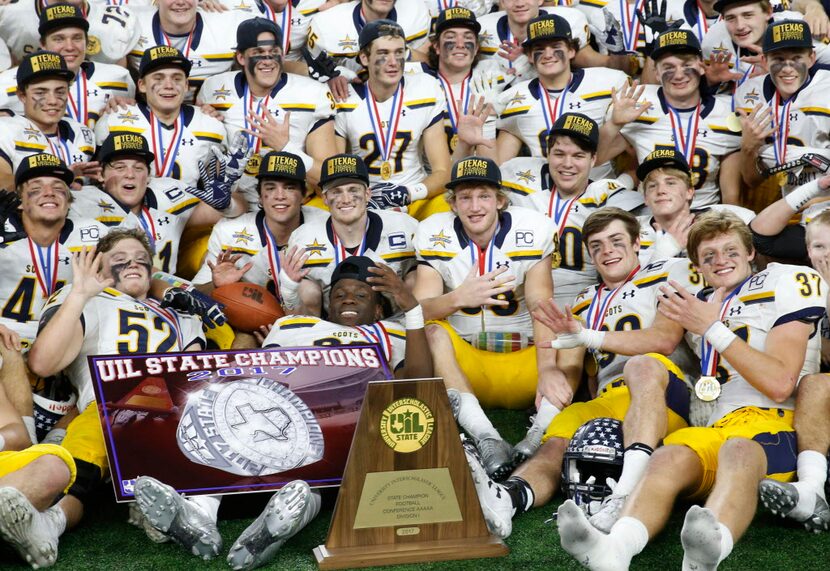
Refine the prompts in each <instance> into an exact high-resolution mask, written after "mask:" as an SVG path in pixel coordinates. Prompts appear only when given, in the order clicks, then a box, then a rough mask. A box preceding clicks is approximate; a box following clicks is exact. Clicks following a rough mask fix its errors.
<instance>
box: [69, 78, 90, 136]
mask: <svg viewBox="0 0 830 571" xmlns="http://www.w3.org/2000/svg"><path fill="white" fill-rule="evenodd" d="M86 85H87V78H86V72H85V71H84V70H83V69H81V70H80V71H79V72H78V76H77V77H76V78H75V90H74V91H75V96H74V97H73V96H72V89H70V90H69V97H68V100H67V102H66V112H67V113H68V114H69V116H70V117H71V118H73V119H74V120H75V121H77V122H78V123H80V124H81V125H86V124H87V122H88V121H89V104H88V103H87V92H86Z"/></svg>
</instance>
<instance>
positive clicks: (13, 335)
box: [0, 325, 22, 351]
mask: <svg viewBox="0 0 830 571" xmlns="http://www.w3.org/2000/svg"><path fill="white" fill-rule="evenodd" d="M0 343H2V344H3V347H5V348H6V349H8V350H9V351H20V349H21V347H22V346H21V345H20V335H18V334H17V332H16V331H12V330H11V329H9V328H8V327H6V326H5V325H0Z"/></svg>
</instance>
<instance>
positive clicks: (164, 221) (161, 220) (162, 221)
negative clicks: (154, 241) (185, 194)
mask: <svg viewBox="0 0 830 571" xmlns="http://www.w3.org/2000/svg"><path fill="white" fill-rule="evenodd" d="M158 222H159V226H164V225H165V224H170V217H169V216H165V217H164V218H159V220H158Z"/></svg>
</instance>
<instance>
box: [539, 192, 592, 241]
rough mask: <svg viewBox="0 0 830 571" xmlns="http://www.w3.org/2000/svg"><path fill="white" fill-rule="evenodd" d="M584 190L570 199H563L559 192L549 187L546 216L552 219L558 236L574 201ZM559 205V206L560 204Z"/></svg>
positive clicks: (563, 228) (562, 229)
mask: <svg viewBox="0 0 830 571" xmlns="http://www.w3.org/2000/svg"><path fill="white" fill-rule="evenodd" d="M583 194H585V193H584V192H581V193H579V195H578V196H574V197H573V198H571V199H570V200H565V199H564V198H561V197H560V196H559V192H558V191H557V190H556V189H555V188H554V189H551V193H550V201H549V202H548V218H551V219H553V222H554V223H555V224H556V226H557V227H558V233H559V237H560V238H561V237H562V232H563V231H564V230H565V224H567V222H568V216H569V215H570V213H571V208H572V207H573V204H574V202H576V201H577V200H579V199H580V198H581V197H582V195H583ZM560 205H561V206H560Z"/></svg>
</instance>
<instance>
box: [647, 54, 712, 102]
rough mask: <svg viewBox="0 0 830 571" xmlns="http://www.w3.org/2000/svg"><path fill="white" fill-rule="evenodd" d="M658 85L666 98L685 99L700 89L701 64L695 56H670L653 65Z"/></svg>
mask: <svg viewBox="0 0 830 571" xmlns="http://www.w3.org/2000/svg"><path fill="white" fill-rule="evenodd" d="M655 69H656V70H657V77H658V78H659V80H660V85H662V86H663V90H664V91H665V92H666V95H667V96H668V97H672V98H675V99H685V98H687V97H689V96H690V95H693V94H694V93H696V92H697V91H698V90H699V89H700V77H701V76H702V75H703V62H702V61H701V60H700V57H698V56H697V55H695V54H670V55H667V56H665V57H663V58H660V60H659V61H658V62H657V63H656V64H655Z"/></svg>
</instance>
